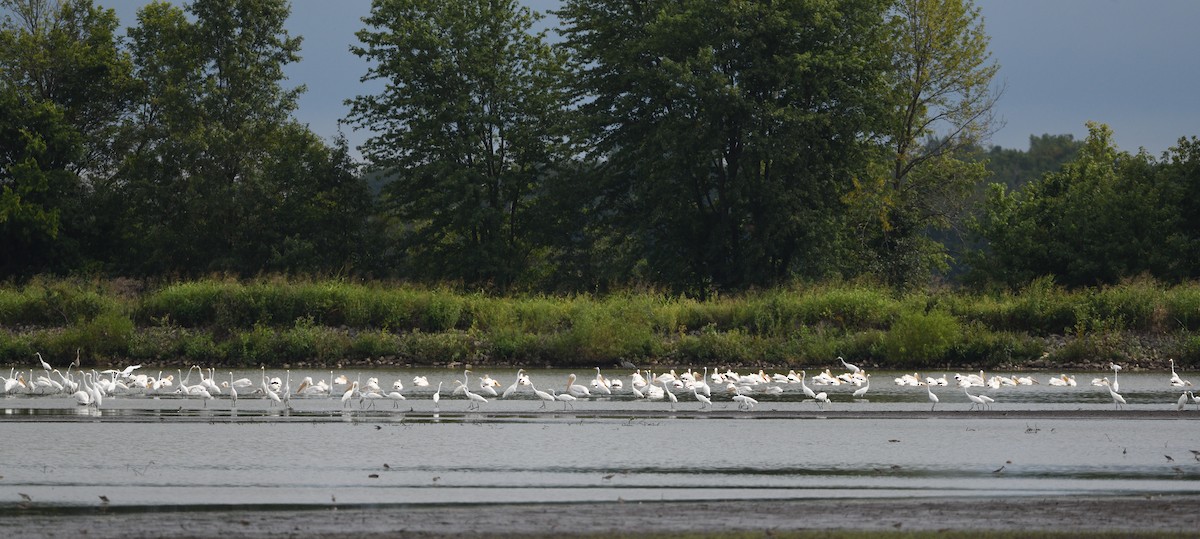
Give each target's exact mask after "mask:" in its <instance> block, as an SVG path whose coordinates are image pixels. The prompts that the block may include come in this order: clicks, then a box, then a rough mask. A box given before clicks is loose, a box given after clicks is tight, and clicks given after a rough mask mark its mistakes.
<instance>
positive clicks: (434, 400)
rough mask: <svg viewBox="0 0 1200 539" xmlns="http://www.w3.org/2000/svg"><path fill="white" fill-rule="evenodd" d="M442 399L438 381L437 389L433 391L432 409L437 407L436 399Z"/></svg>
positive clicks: (440, 386) (440, 384)
mask: <svg viewBox="0 0 1200 539" xmlns="http://www.w3.org/2000/svg"><path fill="white" fill-rule="evenodd" d="M440 400H442V383H441V382H438V388H437V391H434V392H433V409H434V410H437V409H438V401H440Z"/></svg>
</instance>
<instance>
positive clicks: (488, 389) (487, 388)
mask: <svg viewBox="0 0 1200 539" xmlns="http://www.w3.org/2000/svg"><path fill="white" fill-rule="evenodd" d="M493 382H496V381H495V380H492V378H491V377H490V376H487V375H486V374H485V375H484V376H483V378H480V379H479V391H482V392H484V393H487V394H488V395H489V396H492V397H495V396H498V395H499V393H496V388H495V386H494V385H492V384H493Z"/></svg>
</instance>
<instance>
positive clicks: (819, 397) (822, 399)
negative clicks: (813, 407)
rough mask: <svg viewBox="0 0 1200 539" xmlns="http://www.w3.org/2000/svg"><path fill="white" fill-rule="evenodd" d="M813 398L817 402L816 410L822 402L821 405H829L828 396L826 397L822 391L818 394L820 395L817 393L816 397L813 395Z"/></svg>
mask: <svg viewBox="0 0 1200 539" xmlns="http://www.w3.org/2000/svg"><path fill="white" fill-rule="evenodd" d="M813 398H814V399H816V400H817V408H821V403H822V402H823V403H825V404H829V403H830V402H829V395H827V394H826V393H825V392H824V391H822V392H820V393H817V394H816V395H814V396H813Z"/></svg>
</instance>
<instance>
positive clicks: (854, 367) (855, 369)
mask: <svg viewBox="0 0 1200 539" xmlns="http://www.w3.org/2000/svg"><path fill="white" fill-rule="evenodd" d="M838 361H841V362H842V365H845V366H846V370H848V371H850V372H852V373H854V374H858V373H860V372H862V369H860V368H858V366H857V365H854V364H852V363H846V360H845V359H842V356H838Z"/></svg>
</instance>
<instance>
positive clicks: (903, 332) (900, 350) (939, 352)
mask: <svg viewBox="0 0 1200 539" xmlns="http://www.w3.org/2000/svg"><path fill="white" fill-rule="evenodd" d="M961 339H962V328H961V326H960V325H959V323H958V319H956V318H954V316H953V315H951V314H950V313H947V312H945V311H940V310H935V311H931V312H928V313H926V312H923V311H920V310H907V311H905V312H903V313H901V314H900V316H899V318H897V319H896V321H895V322H894V323H893V324H892V327H891V328H890V329H889V330H888V331H887V333H886V334H885V336H884V339H883V342H882V348H883V353H884V355H885V356H886V357H887V359H888V361H889V362H890V363H892V364H896V365H905V364H914V365H916V364H920V365H925V364H929V363H930V362H934V361H944V360H945V359H946V356H947V353H948V352H949V351H950V349H951V348H952V347H953V346H955V345H957V344H958V343H959V341H960V340H961Z"/></svg>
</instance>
